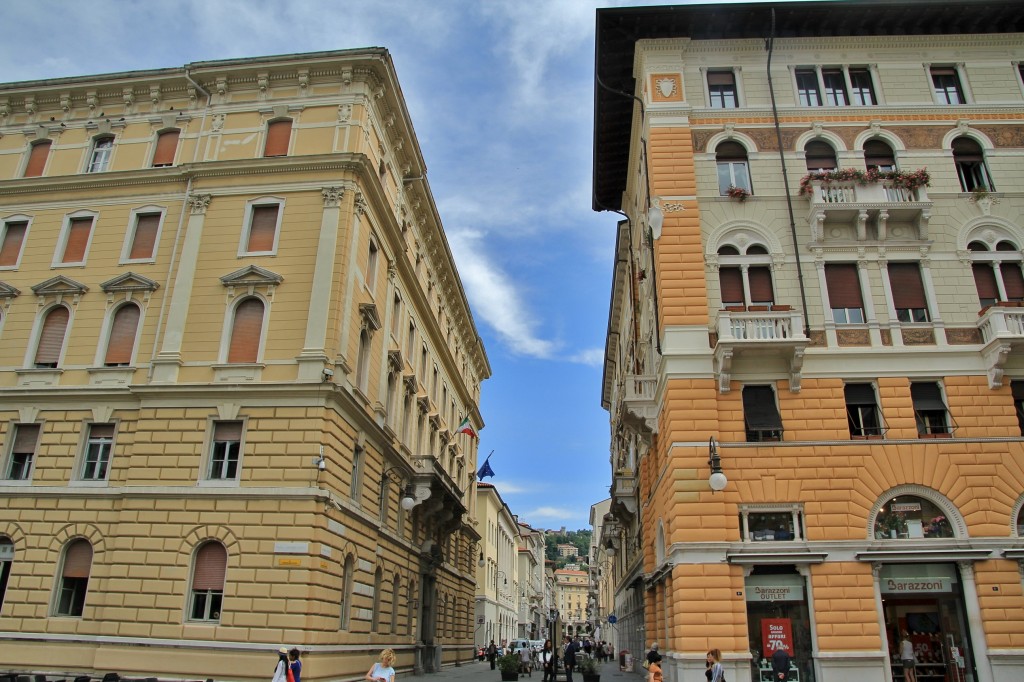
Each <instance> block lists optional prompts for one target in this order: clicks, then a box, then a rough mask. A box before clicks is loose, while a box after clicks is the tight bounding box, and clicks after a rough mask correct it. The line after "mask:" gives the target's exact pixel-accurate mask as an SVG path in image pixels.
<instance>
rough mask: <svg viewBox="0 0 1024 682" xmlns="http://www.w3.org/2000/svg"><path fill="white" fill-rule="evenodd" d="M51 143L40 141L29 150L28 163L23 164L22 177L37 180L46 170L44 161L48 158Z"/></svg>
mask: <svg viewBox="0 0 1024 682" xmlns="http://www.w3.org/2000/svg"><path fill="white" fill-rule="evenodd" d="M52 145H53V143H52V142H51V141H50V140H40V141H39V142H36V143H35V144H33V145H32V146H31V147H30V148H29V153H28V163H27V164H25V172H24V173H23V174H22V177H26V178H38V177H39V176H41V175H42V174H43V169H45V168H46V160H47V159H48V158H49V157H50V147H51V146H52Z"/></svg>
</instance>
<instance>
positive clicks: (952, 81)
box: [931, 66, 966, 104]
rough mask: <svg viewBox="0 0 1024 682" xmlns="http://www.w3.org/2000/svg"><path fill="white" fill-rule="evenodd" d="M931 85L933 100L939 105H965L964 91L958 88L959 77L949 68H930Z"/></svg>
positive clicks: (953, 69) (954, 70)
mask: <svg viewBox="0 0 1024 682" xmlns="http://www.w3.org/2000/svg"><path fill="white" fill-rule="evenodd" d="M931 75H932V85H933V86H934V88H935V98H936V99H937V100H938V102H939V103H940V104H966V101H965V100H964V91H963V89H962V88H961V87H960V76H959V75H958V74H957V72H956V69H955V68H953V67H951V66H933V67H931Z"/></svg>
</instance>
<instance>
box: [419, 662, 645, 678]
mask: <svg viewBox="0 0 1024 682" xmlns="http://www.w3.org/2000/svg"><path fill="white" fill-rule="evenodd" d="M404 678H405V679H407V680H408V679H417V680H423V681H424V682H434V681H436V682H448V681H449V680H482V681H483V682H501V673H500V672H499V671H498V670H496V669H495V670H491V666H490V664H489V663H488V662H487V661H474V662H473V663H468V664H466V665H462V666H459V667H457V668H446V669H445V670H444V671H443V672H440V673H437V674H436V675H424V676H423V677H421V678H413V677H412V676H411V675H406V676H404ZM543 679H544V674H543V673H541V672H537V671H534V673H533V675H532V676H530V675H520V676H519V680H520V682H523V681H526V682H530V681H533V680H536V682H540V681H541V680H543ZM572 679H573V682H583V675H581V674H580V673H578V672H577V673H574V674H573V676H572ZM643 679H644V676H643V675H639V674H637V673H624V672H621V671H619V665H618V663H605V664H604V665H602V666H601V682H642V680H643ZM558 680H559V682H563V681H564V680H565V674H564V673H562V674H560V675H559V676H558Z"/></svg>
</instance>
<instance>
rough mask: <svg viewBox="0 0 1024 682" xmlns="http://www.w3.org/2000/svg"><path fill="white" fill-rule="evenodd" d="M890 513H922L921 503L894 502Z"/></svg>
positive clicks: (890, 507)
mask: <svg viewBox="0 0 1024 682" xmlns="http://www.w3.org/2000/svg"><path fill="white" fill-rule="evenodd" d="M889 511H894V512H912V511H921V503H920V502H893V503H892V504H890V505H889Z"/></svg>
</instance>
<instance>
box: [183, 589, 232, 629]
mask: <svg viewBox="0 0 1024 682" xmlns="http://www.w3.org/2000/svg"><path fill="white" fill-rule="evenodd" d="M223 602H224V593H223V592H222V591H219V590H192V608H191V609H190V611H189V618H190V620H205V621H214V622H216V621H218V620H220V611H221V604H222V603H223Z"/></svg>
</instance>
